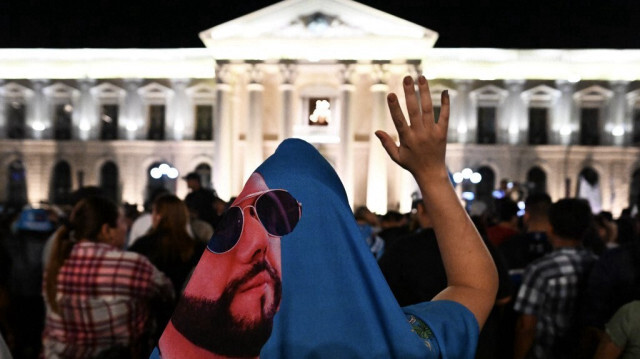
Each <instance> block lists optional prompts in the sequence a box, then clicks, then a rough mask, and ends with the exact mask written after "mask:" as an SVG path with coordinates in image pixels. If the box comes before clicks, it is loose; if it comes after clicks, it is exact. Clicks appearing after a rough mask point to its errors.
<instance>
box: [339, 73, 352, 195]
mask: <svg viewBox="0 0 640 359" xmlns="http://www.w3.org/2000/svg"><path fill="white" fill-rule="evenodd" d="M352 71H353V65H351V64H345V67H344V68H343V69H342V70H341V71H340V75H341V76H342V85H341V86H340V101H339V102H338V103H339V106H340V152H339V155H338V175H340V179H341V180H342V184H343V185H344V189H345V191H346V193H347V198H348V200H349V204H350V205H351V207H353V120H352V118H351V113H352V97H353V92H354V91H355V86H353V85H352V84H351V81H350V80H349V77H350V75H351V72H352Z"/></svg>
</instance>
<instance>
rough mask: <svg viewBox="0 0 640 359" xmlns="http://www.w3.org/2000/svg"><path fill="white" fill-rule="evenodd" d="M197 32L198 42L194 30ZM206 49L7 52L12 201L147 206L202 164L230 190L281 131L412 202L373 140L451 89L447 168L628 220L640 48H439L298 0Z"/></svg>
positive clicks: (635, 182) (239, 23)
mask: <svg viewBox="0 0 640 359" xmlns="http://www.w3.org/2000/svg"><path fill="white" fill-rule="evenodd" d="M196 35H197V34H194V36H196ZM199 36H200V38H201V39H202V41H203V43H204V45H205V46H204V47H203V48H197V49H147V50H144V49H0V109H1V111H0V168H1V169H2V170H0V202H5V203H6V202H9V203H11V202H14V203H15V202H17V203H21V202H28V203H30V204H33V205H38V204H39V203H42V202H49V203H64V202H65V201H67V200H68V195H69V193H70V192H71V191H73V190H75V189H77V188H79V187H82V186H87V185H96V186H101V187H103V188H104V189H105V190H106V191H107V193H109V194H110V195H111V196H112V197H113V198H114V199H116V200H118V201H122V202H125V201H126V202H129V203H137V204H142V203H143V201H144V199H145V197H146V196H147V194H148V193H149V191H150V190H152V189H153V188H154V187H157V186H165V187H167V188H169V189H170V190H172V191H174V192H175V193H176V194H177V195H178V196H181V197H182V196H184V195H185V194H186V192H187V188H186V184H185V183H184V181H181V180H180V176H183V175H184V174H186V173H187V172H190V171H197V172H199V173H200V174H201V175H202V177H203V179H204V180H205V182H206V183H208V184H209V185H212V186H213V187H215V189H216V191H217V192H218V194H219V195H220V196H221V197H222V198H224V199H228V198H229V197H231V196H233V195H235V194H237V193H239V192H240V190H241V188H242V186H243V184H244V181H245V180H246V179H247V178H248V176H249V175H250V174H251V172H252V171H253V170H254V169H255V168H256V166H258V165H259V164H260V163H261V162H262V161H263V160H264V159H265V158H266V157H268V156H269V155H270V154H271V153H273V151H274V150H275V148H276V147H277V145H278V144H279V142H280V141H282V140H283V139H285V138H288V137H300V138H304V139H306V140H307V141H309V142H311V143H313V144H314V145H315V146H316V147H317V148H318V149H319V151H320V152H321V153H322V154H323V155H324V156H325V157H326V158H327V159H328V160H329V162H331V163H332V164H333V165H334V167H335V168H336V170H337V172H338V174H339V175H340V177H341V179H342V181H343V183H344V185H345V188H346V190H347V193H348V196H349V198H350V201H351V203H352V204H353V205H360V204H365V205H367V206H369V207H370V208H372V209H373V210H375V211H377V212H378V213H384V212H385V211H386V210H387V209H391V208H394V209H400V210H403V211H404V210H408V208H409V206H410V203H411V193H412V192H414V191H415V189H416V186H415V183H413V182H412V179H411V177H410V176H409V175H408V174H407V173H406V172H404V171H402V170H400V169H399V168H398V167H397V166H396V165H395V164H393V163H392V162H391V161H390V160H389V159H388V158H387V155H386V153H385V152H384V150H383V149H382V147H381V146H380V145H379V143H378V140H377V138H376V137H375V136H373V132H374V131H375V130H377V129H386V130H387V131H389V132H390V133H394V132H395V131H394V129H393V126H392V122H391V120H390V117H389V114H388V111H387V108H386V101H385V97H386V95H387V93H389V92H401V88H402V82H401V81H402V78H403V77H404V76H405V75H407V74H409V75H412V76H417V75H419V74H424V75H425V76H426V77H427V78H428V79H430V83H431V95H432V98H433V101H434V104H435V106H436V111H439V104H440V102H439V101H440V94H441V92H442V91H444V90H449V93H450V95H451V99H452V101H451V102H452V113H451V120H450V130H449V145H448V154H447V156H448V157H447V163H448V166H449V168H450V170H451V172H458V171H461V170H462V169H463V168H471V169H472V170H474V171H476V172H478V173H480V174H481V175H482V180H481V181H480V182H479V183H477V184H470V183H463V184H462V185H460V186H458V187H459V192H460V193H462V192H463V191H470V192H475V194H476V198H477V199H480V200H482V199H483V198H487V197H488V196H491V192H492V191H493V189H494V188H495V187H497V186H498V181H500V180H501V179H507V180H508V181H513V182H518V183H520V184H521V186H522V188H523V190H524V191H525V192H533V191H546V192H548V193H549V194H550V195H551V196H552V197H553V198H554V199H558V198H561V197H565V196H575V195H580V196H586V197H589V198H590V200H591V201H592V205H593V206H594V210H600V209H602V210H608V211H612V212H613V213H614V215H618V214H619V213H620V212H621V211H622V210H623V209H624V208H626V207H629V206H632V205H633V204H635V203H636V202H637V200H636V197H637V196H638V193H639V192H640V170H639V169H640V152H639V151H638V147H637V146H636V144H638V143H640V50H596V49H590V50H504V49H480V48H473V49H466V48H456V49H453V48H437V47H434V45H436V41H437V38H438V34H437V33H436V32H434V31H432V30H429V29H426V28H424V27H421V26H418V25H416V24H413V23H409V22H407V21H405V20H402V19H399V18H397V17H395V16H392V15H390V14H387V13H383V12H381V11H378V10H376V9H373V8H371V7H368V6H365V5H362V4H359V3H357V2H354V1H350V0H285V1H282V2H280V3H277V4H275V5H272V6H269V7H266V8H264V9H262V10H259V11H256V12H254V13H251V14H248V15H245V16H243V17H240V18H238V19H235V20H233V21H230V22H227V23H224V24H221V25H218V26H216V27H213V28H211V29H208V30H206V31H203V32H201V33H200V34H199Z"/></svg>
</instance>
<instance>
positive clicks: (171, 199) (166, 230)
mask: <svg viewBox="0 0 640 359" xmlns="http://www.w3.org/2000/svg"><path fill="white" fill-rule="evenodd" d="M153 213H154V214H155V215H156V216H158V217H159V220H158V223H157V224H156V225H155V227H154V228H153V230H152V231H151V233H152V234H153V233H157V234H159V235H160V237H161V240H160V246H161V248H158V249H159V251H160V253H161V256H162V257H164V258H168V257H170V256H171V255H179V256H180V257H181V258H182V260H183V261H186V260H187V259H188V258H189V257H190V256H191V254H192V253H193V252H192V249H193V246H192V240H191V237H190V236H189V234H188V233H187V230H186V228H187V224H188V222H189V210H188V209H187V206H186V205H185V203H184V202H183V201H182V200H181V199H180V198H178V197H177V196H175V195H173V194H165V195H162V196H160V197H158V198H156V200H155V201H154V202H153Z"/></svg>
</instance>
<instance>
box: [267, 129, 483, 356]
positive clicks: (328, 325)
mask: <svg viewBox="0 0 640 359" xmlns="http://www.w3.org/2000/svg"><path fill="white" fill-rule="evenodd" d="M256 172H258V173H260V174H261V175H262V176H263V178H264V180H265V182H266V183H267V185H268V186H269V188H273V189H275V188H281V189H286V190H287V191H289V192H290V193H291V194H292V195H293V196H294V197H295V198H296V199H297V200H298V201H299V202H300V203H302V217H301V219H300V222H299V223H298V225H297V227H296V229H295V230H294V231H293V232H292V233H291V234H288V235H286V236H284V237H283V238H282V244H281V245H282V283H283V289H282V290H283V293H282V302H281V305H280V310H279V312H278V314H277V315H276V317H275V322H274V328H273V332H272V334H271V337H270V339H269V340H268V341H267V343H266V344H265V346H264V347H263V349H262V352H261V356H260V357H261V358H432V357H438V356H439V353H440V354H443V357H450V358H465V357H473V355H474V353H475V345H476V341H477V335H478V325H477V322H476V321H475V318H474V317H473V314H472V313H471V312H470V311H469V310H467V309H466V308H465V307H463V306H462V305H460V304H457V303H454V302H448V301H442V302H433V303H421V304H420V305H416V306H412V307H409V308H408V309H409V310H408V311H407V313H408V314H412V315H415V316H416V317H418V318H420V319H422V320H423V321H424V322H425V323H427V324H428V326H429V327H431V328H432V331H433V334H434V336H435V341H434V342H435V344H436V345H435V347H432V348H431V349H430V348H428V347H427V346H425V343H424V341H423V340H422V339H421V338H419V337H418V336H417V335H416V334H415V333H413V332H412V328H411V326H410V325H409V322H408V321H407V317H406V314H405V312H404V311H403V309H402V308H400V307H399V306H398V303H397V302H396V300H395V298H394V297H393V294H392V293H391V290H390V289H389V286H388V285H387V283H386V281H385V279H384V276H383V275H382V273H381V272H380V269H379V268H378V265H377V263H376V261H375V258H374V257H373V255H372V254H371V252H370V250H369V248H368V247H367V245H366V243H365V241H364V240H362V238H361V235H360V231H359V229H358V226H357V224H356V222H355V220H354V218H353V214H352V211H351V208H350V206H349V203H348V200H347V196H346V193H345V191H344V187H343V186H342V183H341V182H340V179H339V178H338V175H337V174H336V172H335V171H334V170H333V168H332V167H331V165H330V164H329V163H328V162H327V161H326V160H325V159H324V157H322V155H321V154H320V153H319V152H318V151H317V150H316V149H315V148H314V147H313V146H312V145H310V144H308V143H307V142H305V141H302V140H297V139H289V140H286V141H284V142H283V143H282V144H281V145H280V146H279V147H278V149H277V150H276V152H275V154H274V155H272V156H271V157H269V158H268V159H267V160H266V161H265V162H264V163H263V164H262V165H261V166H260V167H258V169H257V170H256ZM425 275H428V274H425ZM434 303H436V305H435V306H434V305H433V304H434ZM452 313H453V314H452Z"/></svg>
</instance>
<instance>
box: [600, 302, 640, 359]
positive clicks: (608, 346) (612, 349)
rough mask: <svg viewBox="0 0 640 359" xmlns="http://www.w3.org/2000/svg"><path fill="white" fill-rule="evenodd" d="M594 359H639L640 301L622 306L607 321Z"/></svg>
mask: <svg viewBox="0 0 640 359" xmlns="http://www.w3.org/2000/svg"><path fill="white" fill-rule="evenodd" d="M594 358H595V359H616V358H622V359H633V358H640V300H635V301H633V302H630V303H627V304H625V305H623V306H622V307H621V308H620V309H619V310H618V311H617V312H616V313H615V314H614V315H613V318H611V320H609V322H608V323H607V325H606V333H605V334H604V335H603V337H602V339H601V340H600V345H599V346H598V349H597V351H596V354H595V357H594Z"/></svg>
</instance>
